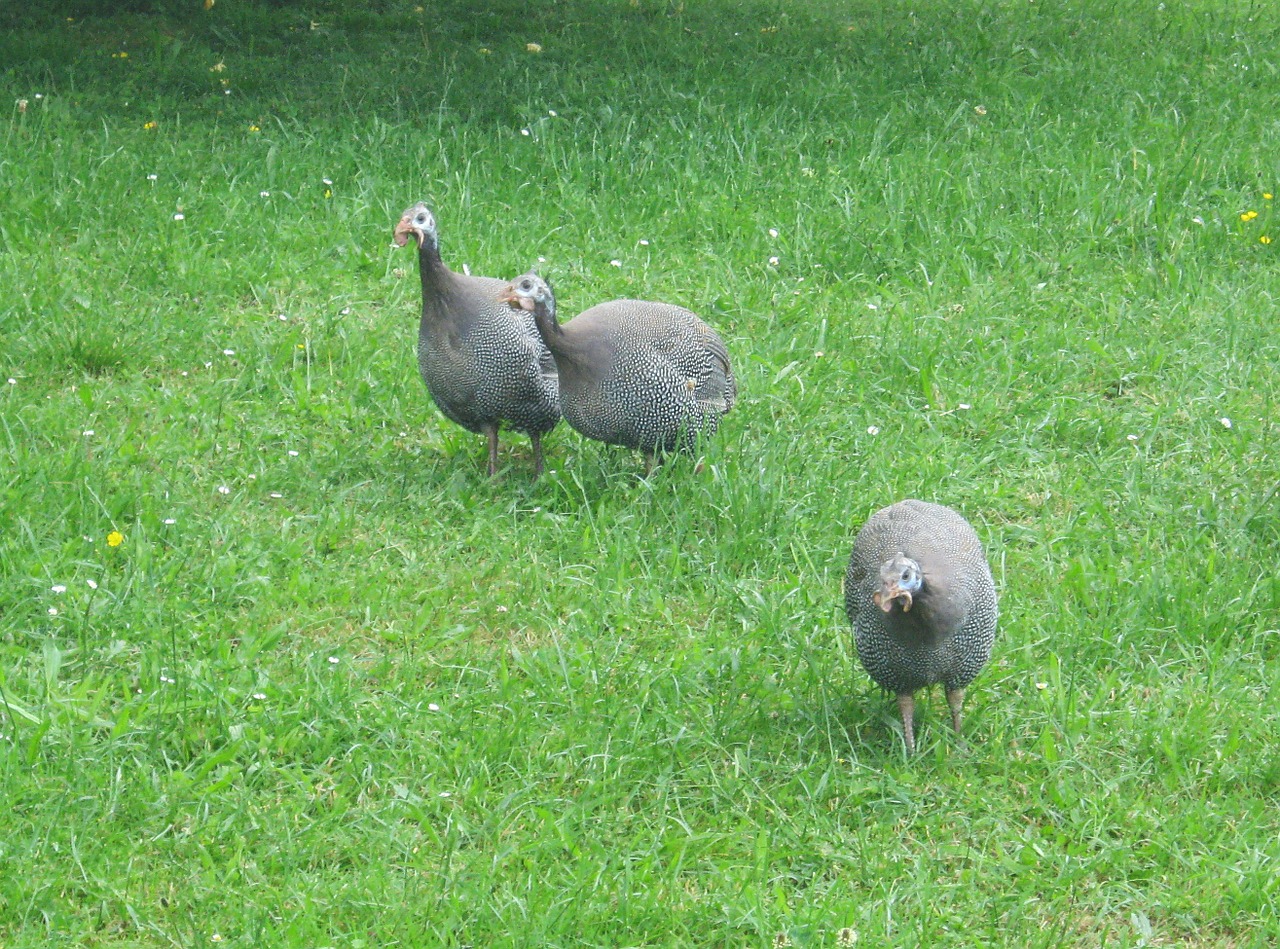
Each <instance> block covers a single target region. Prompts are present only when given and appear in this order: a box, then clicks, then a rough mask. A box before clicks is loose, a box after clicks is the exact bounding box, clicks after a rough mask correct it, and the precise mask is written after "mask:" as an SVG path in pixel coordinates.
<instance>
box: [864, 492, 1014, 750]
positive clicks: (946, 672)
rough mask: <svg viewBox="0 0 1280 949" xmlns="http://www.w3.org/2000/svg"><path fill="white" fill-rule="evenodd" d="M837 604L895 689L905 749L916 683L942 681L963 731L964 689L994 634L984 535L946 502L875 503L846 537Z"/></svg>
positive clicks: (869, 662)
mask: <svg viewBox="0 0 1280 949" xmlns="http://www.w3.org/2000/svg"><path fill="white" fill-rule="evenodd" d="M844 605H845V612H846V613H848V616H849V621H850V622H851V623H852V624H853V639H854V644H855V645H856V646H857V649H858V658H859V659H860V660H862V665H863V666H864V667H866V670H867V672H868V674H869V675H870V676H871V678H872V679H874V680H875V682H876V683H877V684H878V685H879V686H880V687H881V688H883V689H887V690H888V691H890V692H894V693H896V694H897V696H898V709H899V711H900V712H901V713H902V733H903V738H904V739H905V741H906V746H907V751H908V753H910V752H912V751H914V750H915V730H914V713H915V699H914V694H915V692H916V690H918V689H923V688H926V687H928V686H930V685H933V684H934V683H936V682H941V683H942V684H943V687H944V688H945V689H946V691H947V705H949V706H950V708H951V724H952V727H953V728H954V729H955V731H956V734H957V735H958V734H959V733H960V713H961V709H962V707H963V705H964V690H965V687H966V686H967V685H968V684H969V683H970V682H972V681H973V680H974V678H975V677H976V676H977V675H978V673H979V672H981V671H982V668H983V666H985V665H986V664H987V660H988V659H989V658H991V645H992V643H993V642H994V641H995V633H996V614H997V607H996V588H995V583H994V582H993V581H992V579H991V568H990V566H989V565H988V563H987V557H986V554H985V553H983V550H982V543H981V542H980V541H979V540H978V535H977V534H975V533H974V531H973V528H972V527H970V526H969V522H968V521H966V520H965V519H964V518H963V517H961V516H960V515H959V514H957V513H956V512H955V511H953V510H951V509H950V508H948V507H943V506H942V505H940V504H929V503H927V502H925V501H900V502H898V503H897V504H892V505H890V506H889V507H886V508H883V509H881V510H879V511H877V512H876V513H875V514H873V515H871V517H870V518H869V519H868V520H867V523H866V524H865V525H863V527H862V530H861V531H859V532H858V536H857V539H856V540H855V541H854V544H853V555H852V556H851V557H850V558H849V570H848V572H847V573H846V574H845V580H844Z"/></svg>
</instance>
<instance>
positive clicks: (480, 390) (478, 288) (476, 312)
mask: <svg viewBox="0 0 1280 949" xmlns="http://www.w3.org/2000/svg"><path fill="white" fill-rule="evenodd" d="M410 236H412V237H414V238H415V239H416V240H417V242H418V268H419V270H420V271H421V274H422V321H421V323H420V324H419V326H418V369H419V371H420V372H421V373H422V379H423V381H424V382H425V383H426V384H427V391H428V392H430V393H431V397H432V398H433V399H434V400H435V403H436V405H438V406H439V407H440V411H441V412H443V413H444V414H445V415H446V416H447V417H448V418H450V419H452V420H453V421H455V422H457V423H458V424H459V425H461V426H462V427H463V428H465V429H467V430H468V431H471V432H481V433H483V434H484V435H486V436H487V437H488V439H489V474H490V476H492V475H494V474H496V473H497V470H498V428H499V427H500V426H502V425H504V424H505V425H507V426H509V427H510V428H515V429H518V430H520V431H522V432H526V433H528V435H529V438H530V439H531V440H532V441H533V467H534V471H535V472H536V473H537V474H541V473H542V436H543V435H544V434H546V433H547V432H549V431H551V429H553V428H555V426H556V423H557V422H558V421H560V401H559V395H558V387H557V384H556V364H555V361H554V360H553V359H552V358H551V353H550V351H548V349H547V347H546V345H545V344H544V343H543V342H542V338H541V337H540V336H539V335H538V329H537V327H536V326H534V322H533V318H532V317H531V316H529V315H528V314H525V313H513V312H512V310H511V308H510V307H509V306H506V305H505V304H503V303H501V302H499V300H498V297H499V295H500V294H501V293H502V291H503V290H505V289H507V288H508V287H509V286H510V284H509V283H508V282H507V281H505V280H498V279H497V278H495V277H471V276H464V275H462V274H456V273H454V272H453V271H452V270H450V269H449V268H448V267H447V266H445V264H444V261H443V260H441V258H440V242H439V238H438V237H437V234H436V220H435V217H434V215H432V213H431V209H430V208H428V207H427V206H426V205H425V204H423V203H421V202H419V203H418V204H415V205H414V206H413V207H411V208H409V210H407V211H405V212H404V214H403V215H402V216H401V218H400V223H398V224H397V225H396V228H395V241H396V243H397V244H399V245H400V246H401V247H403V246H404V245H405V244H407V243H408V242H409V238H410Z"/></svg>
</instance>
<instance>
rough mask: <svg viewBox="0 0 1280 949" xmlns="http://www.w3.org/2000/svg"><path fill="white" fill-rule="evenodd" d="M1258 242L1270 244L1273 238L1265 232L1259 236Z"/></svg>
mask: <svg viewBox="0 0 1280 949" xmlns="http://www.w3.org/2000/svg"><path fill="white" fill-rule="evenodd" d="M1258 242H1259V243H1260V244H1270V243H1271V238H1269V237H1268V236H1267V235H1266V234H1263V235H1262V236H1261V237H1259V238H1258Z"/></svg>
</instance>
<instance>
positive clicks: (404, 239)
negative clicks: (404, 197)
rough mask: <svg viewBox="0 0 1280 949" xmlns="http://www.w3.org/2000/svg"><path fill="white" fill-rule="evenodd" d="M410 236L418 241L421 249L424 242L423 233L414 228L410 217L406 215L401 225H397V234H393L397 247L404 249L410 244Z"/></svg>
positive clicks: (401, 220)
mask: <svg viewBox="0 0 1280 949" xmlns="http://www.w3.org/2000/svg"><path fill="white" fill-rule="evenodd" d="M410 235H412V236H414V237H416V238H417V239H418V246H419V247H421V246H422V240H423V237H422V232H421V231H419V230H417V229H416V228H414V226H413V222H412V221H411V220H410V218H409V215H407V214H406V215H405V216H404V217H402V218H401V219H400V223H399V224H397V225H396V229H395V233H394V234H393V237H394V238H395V242H396V246H397V247H403V246H404V245H405V244H407V243H409V236H410Z"/></svg>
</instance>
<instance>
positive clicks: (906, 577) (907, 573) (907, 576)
mask: <svg viewBox="0 0 1280 949" xmlns="http://www.w3.org/2000/svg"><path fill="white" fill-rule="evenodd" d="M902 579H903V580H910V579H911V571H910V570H903V571H902Z"/></svg>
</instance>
